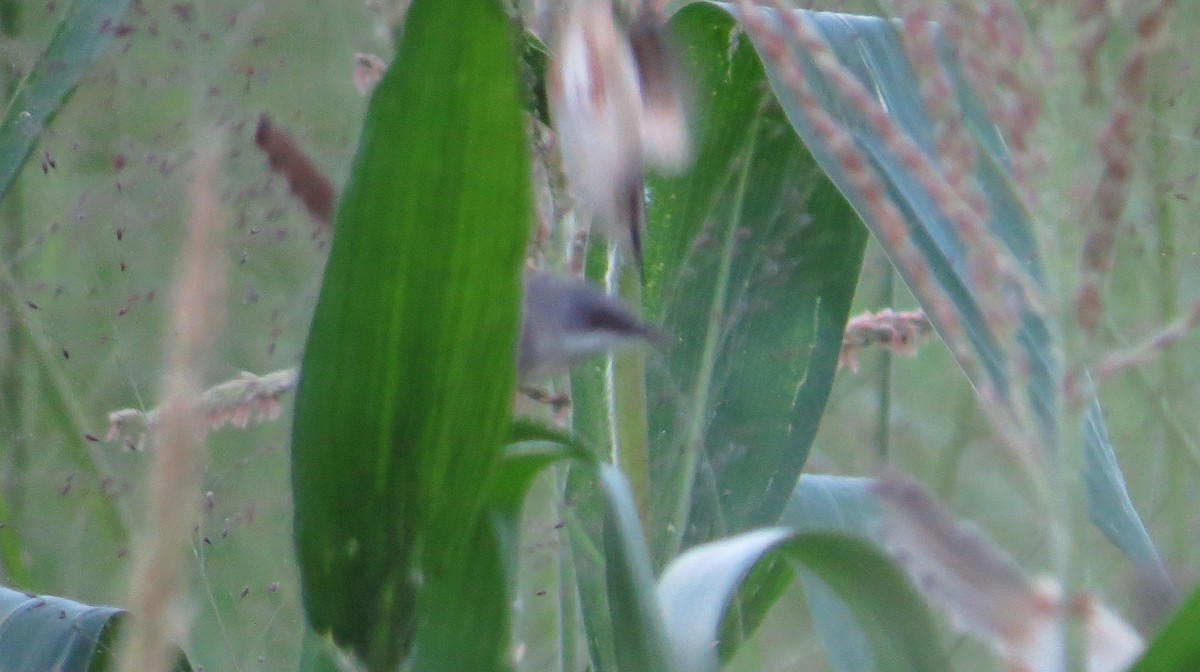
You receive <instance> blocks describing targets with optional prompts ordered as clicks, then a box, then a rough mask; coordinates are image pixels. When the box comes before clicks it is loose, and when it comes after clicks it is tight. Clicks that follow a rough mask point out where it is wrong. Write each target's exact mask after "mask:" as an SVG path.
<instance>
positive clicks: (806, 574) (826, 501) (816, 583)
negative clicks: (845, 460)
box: [743, 474, 884, 672]
mask: <svg viewBox="0 0 1200 672" xmlns="http://www.w3.org/2000/svg"><path fill="white" fill-rule="evenodd" d="M874 482H875V481H874V479H869V478H856V477H851V476H824V475H815V474H805V475H804V476H801V477H800V482H799V483H798V484H797V485H796V491H795V492H793V493H792V497H791V499H789V500H788V503H787V506H786V507H784V509H783V515H782V516H780V518H779V522H781V523H783V524H784V525H788V526H790V527H793V528H795V529H797V530H801V531H811V530H824V531H829V532H841V533H843V534H850V535H854V536H862V537H870V538H874V535H875V532H876V529H875V528H876V527H877V526H878V522H879V521H878V518H879V510H878V508H879V502H878V499H877V498H876V497H875V495H874V493H872V492H871V490H870V486H871V484H872V483H874ZM798 575H799V577H800V582H801V584H803V586H804V596H805V599H807V600H808V611H809V613H810V614H811V615H812V621H813V628H814V629H815V630H816V631H817V634H818V635H819V636H820V637H821V643H822V644H823V645H824V648H825V657H826V658H827V659H828V660H829V664H830V665H831V666H832V667H833V669H835V670H837V671H838V672H869V671H871V670H882V669H884V668H881V667H879V666H878V665H877V664H876V663H875V657H874V655H873V652H872V650H871V643H870V641H869V640H868V639H867V635H866V633H864V632H863V629H862V627H860V626H859V624H858V620H857V619H856V618H855V617H854V612H852V611H851V610H850V608H849V607H848V606H846V603H845V602H843V601H842V600H841V599H839V598H838V596H837V593H835V592H834V591H833V589H832V588H830V587H829V586H828V585H827V584H826V583H825V582H824V581H822V580H821V577H820V576H818V575H817V574H815V573H813V572H812V571H809V570H807V569H804V568H801V569H800V571H799V572H798ZM768 606H769V605H768ZM743 613H744V614H747V616H748V617H757V618H763V617H765V616H766V614H765V611H764V612H762V613H761V614H760V613H756V612H748V610H745V609H743Z"/></svg>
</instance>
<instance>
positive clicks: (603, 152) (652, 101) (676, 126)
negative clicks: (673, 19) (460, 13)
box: [547, 0, 691, 273]
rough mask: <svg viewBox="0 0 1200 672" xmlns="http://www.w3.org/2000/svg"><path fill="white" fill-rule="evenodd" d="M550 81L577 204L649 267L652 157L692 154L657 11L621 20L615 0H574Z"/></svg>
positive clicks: (682, 158) (667, 159)
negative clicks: (647, 176)
mask: <svg viewBox="0 0 1200 672" xmlns="http://www.w3.org/2000/svg"><path fill="white" fill-rule="evenodd" d="M552 53H553V61H552V63H551V67H550V72H549V81H548V87H547V88H548V93H549V100H550V112H551V117H552V119H553V122H554V128H555V132H556V134H557V139H558V147H559V154H560V156H561V157H562V167H563V173H564V175H565V176H566V179H567V184H568V190H569V193H570V194H571V197H572V199H573V200H574V201H575V205H576V208H577V210H579V211H582V213H583V214H584V216H585V217H590V221H591V222H592V225H593V228H594V229H597V230H599V231H603V232H605V233H606V234H607V235H608V237H609V238H610V239H611V240H614V241H616V243H617V247H618V249H621V250H623V251H625V252H626V253H627V254H629V255H630V256H631V257H632V260H633V262H634V263H635V264H636V266H637V268H638V271H639V272H643V273H644V268H643V267H644V261H643V246H644V242H643V238H644V237H645V231H644V230H645V188H644V177H643V171H644V169H645V167H646V166H649V167H651V168H654V169H657V170H659V171H661V172H664V173H668V174H675V173H679V172H681V171H682V170H683V169H685V168H686V167H687V165H688V164H689V163H690V158H691V147H690V140H689V137H688V128H687V120H686V114H685V109H684V108H685V107H686V106H685V104H684V98H685V95H684V88H685V87H683V86H682V85H681V79H682V78H681V77H680V76H679V68H678V67H677V65H676V62H675V59H674V52H673V49H672V48H671V46H670V44H669V40H668V36H667V35H666V34H665V32H664V29H663V22H662V20H661V18H660V17H656V16H651V15H649V14H641V15H639V16H638V17H636V18H635V20H634V21H633V22H632V24H631V25H630V26H629V29H628V31H626V30H623V29H621V28H619V27H618V26H617V24H616V22H615V20H614V18H613V12H612V7H611V6H610V4H609V3H608V2H604V1H596V0H583V1H581V2H577V3H575V5H574V7H573V8H572V10H571V11H570V13H569V14H568V15H567V18H566V21H565V23H564V24H563V26H562V27H561V28H560V30H559V31H558V35H557V40H556V42H555V46H554V49H553V51H552Z"/></svg>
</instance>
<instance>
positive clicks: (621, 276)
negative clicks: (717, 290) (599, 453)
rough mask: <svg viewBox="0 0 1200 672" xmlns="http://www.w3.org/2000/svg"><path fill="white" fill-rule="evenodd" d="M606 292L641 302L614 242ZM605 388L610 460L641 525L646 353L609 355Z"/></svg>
mask: <svg viewBox="0 0 1200 672" xmlns="http://www.w3.org/2000/svg"><path fill="white" fill-rule="evenodd" d="M607 280H608V291H609V293H612V294H619V295H620V296H621V298H623V299H625V300H626V301H627V302H628V303H629V305H631V306H640V305H642V284H641V276H640V274H639V272H638V270H637V269H636V268H635V267H634V265H633V264H630V263H621V259H620V255H619V254H618V253H617V249H616V246H615V244H613V246H612V247H611V249H610V253H609V272H608V278H607ZM605 385H606V387H607V390H606V392H607V394H606V395H605V396H606V397H607V398H608V414H609V429H610V431H611V439H612V462H613V464H616V465H617V467H618V468H620V470H621V473H623V474H625V478H626V479H628V480H629V487H630V488H631V489H632V490H633V498H634V501H635V502H636V503H637V510H638V518H639V519H640V520H641V521H642V524H643V525H644V524H646V523H647V522H648V521H649V505H650V447H649V441H648V437H649V434H650V418H649V415H648V414H647V412H646V353H645V351H644V350H642V349H640V348H630V349H627V350H624V351H622V352H618V353H614V354H612V355H609V358H608V372H607V375H606V376H605Z"/></svg>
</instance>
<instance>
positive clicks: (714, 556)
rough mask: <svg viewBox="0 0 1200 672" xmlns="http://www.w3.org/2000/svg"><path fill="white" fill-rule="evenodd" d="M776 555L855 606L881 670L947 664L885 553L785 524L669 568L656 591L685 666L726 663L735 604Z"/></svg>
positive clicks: (932, 669)
mask: <svg viewBox="0 0 1200 672" xmlns="http://www.w3.org/2000/svg"><path fill="white" fill-rule="evenodd" d="M777 553H778V554H782V555H783V556H784V557H787V558H789V559H791V560H793V561H795V562H797V563H799V564H800V565H802V566H804V567H805V568H807V569H809V570H811V571H812V572H814V573H815V574H816V575H818V576H819V577H821V579H822V580H824V581H825V582H826V583H827V584H828V585H829V586H830V587H831V588H832V589H833V590H834V592H836V593H837V595H838V597H839V598H841V599H842V600H843V601H844V602H845V603H846V605H848V606H849V608H850V610H851V611H852V612H853V613H854V615H855V617H856V618H857V620H858V623H859V625H860V626H861V627H862V629H863V632H864V633H865V634H866V637H867V640H868V641H869V642H870V645H871V650H872V653H873V655H874V658H875V660H876V661H878V663H879V666H880V667H879V669H884V670H889V671H896V672H904V671H905V670H913V671H914V672H916V671H923V672H936V671H937V670H946V669H948V666H947V662H946V659H945V657H944V655H943V654H942V652H941V651H940V650H939V648H938V646H937V639H938V638H937V632H936V629H935V628H934V625H933V620H932V619H931V618H930V615H929V612H928V611H927V610H926V608H925V605H924V603H923V602H922V601H921V598H920V597H919V596H918V595H917V594H916V593H915V592H914V591H913V589H912V587H911V586H909V584H908V581H907V579H905V578H904V575H903V574H901V573H900V571H899V570H897V569H896V568H895V567H894V566H893V565H892V564H891V562H890V561H889V560H888V559H887V558H886V557H885V556H883V555H882V554H881V553H880V552H879V551H878V550H876V549H875V548H874V547H872V546H871V545H869V544H868V543H866V542H864V541H861V540H858V539H853V538H850V537H845V536H841V535H837V534H832V533H826V532H805V533H797V532H795V531H793V530H789V529H787V528H770V529H763V530H755V531H752V532H746V533H743V534H740V535H738V536H736V537H731V538H728V539H723V540H721V541H717V542H712V543H708V544H704V545H701V546H697V547H695V548H692V549H691V550H689V551H688V552H686V553H684V554H683V555H681V556H680V557H679V558H678V559H676V560H675V561H674V562H672V563H671V565H670V566H668V568H667V571H666V572H665V573H664V574H663V576H662V578H661V579H660V580H659V585H658V596H659V599H660V601H661V602H662V605H663V609H664V610H665V615H666V622H667V628H668V632H669V634H670V636H671V639H672V641H673V642H674V644H675V649H676V652H677V655H678V656H679V657H680V659H681V662H682V664H683V667H684V669H687V670H694V671H696V672H707V671H714V672H715V671H716V670H719V669H720V660H719V656H718V651H717V646H716V644H717V638H718V636H719V634H720V632H721V627H722V621H723V620H724V619H725V616H726V613H727V612H728V610H729V607H730V604H731V602H732V600H733V599H734V597H735V595H737V592H738V590H739V587H740V586H741V584H742V582H743V581H744V580H745V578H746V577H747V576H749V575H750V573H751V571H752V570H753V569H754V567H755V566H756V565H758V564H759V563H761V562H763V561H768V560H770V559H771V558H772V556H773V555H774V554H777Z"/></svg>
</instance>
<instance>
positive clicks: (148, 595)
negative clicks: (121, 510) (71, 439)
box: [120, 143, 227, 672]
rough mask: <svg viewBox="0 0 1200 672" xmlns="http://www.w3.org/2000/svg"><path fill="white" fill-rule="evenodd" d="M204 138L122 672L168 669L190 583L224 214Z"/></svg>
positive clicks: (182, 634)
mask: <svg viewBox="0 0 1200 672" xmlns="http://www.w3.org/2000/svg"><path fill="white" fill-rule="evenodd" d="M219 144H220V143H206V145H204V146H205V149H204V150H203V151H201V152H200V155H199V160H198V162H197V164H198V165H197V172H196V176H195V178H194V181H193V183H192V188H191V193H190V202H191V210H192V212H191V214H190V215H189V217H188V221H187V242H186V247H185V248H184V251H183V254H182V267H181V268H180V269H179V272H178V275H177V277H176V279H175V292H174V294H175V296H174V302H175V303H174V308H173V310H172V314H171V325H170V326H171V329H170V332H169V333H170V334H171V342H170V343H169V345H168V352H169V353H170V354H169V361H168V363H167V367H166V372H165V376H164V381H163V382H164V386H163V387H164V393H163V406H162V418H161V421H160V422H159V424H158V426H157V428H156V430H155V439H156V440H155V450H154V463H153V465H152V467H151V471H150V482H149V500H148V501H147V507H146V532H145V536H144V538H143V539H141V540H140V544H139V546H138V548H137V550H136V555H135V556H134V566H133V572H132V573H131V575H130V596H131V600H130V601H131V607H132V608H131V611H132V613H133V618H132V619H131V620H130V627H129V630H128V632H127V635H126V638H125V642H124V648H123V652H122V656H121V666H120V669H121V670H122V671H123V672H159V671H165V670H168V669H170V667H171V665H172V663H173V662H174V661H172V660H170V653H169V652H170V648H169V643H170V640H171V639H176V640H178V641H183V640H184V639H185V638H186V634H187V630H188V623H187V618H186V615H185V614H184V613H183V611H184V610H183V608H182V607H183V604H184V603H185V601H186V597H187V592H188V587H189V584H190V579H191V576H190V573H189V571H188V555H189V551H190V549H191V535H192V529H193V527H194V526H195V524H196V521H197V519H198V517H199V515H200V471H199V466H200V464H201V462H202V455H203V453H204V448H205V443H204V433H205V432H204V427H205V425H204V418H203V416H202V414H201V413H200V412H199V409H198V407H197V403H196V400H197V398H198V397H199V395H200V392H201V389H202V387H201V381H202V380H203V378H204V369H205V363H206V362H207V360H208V352H209V350H210V347H211V341H212V339H213V336H214V334H215V333H216V331H217V329H219V325H220V324H221V323H222V322H223V318H224V301H225V294H226V287H227V273H226V271H225V263H224V261H225V260H224V247H223V244H222V242H221V236H222V233H223V231H222V229H223V227H224V217H223V216H222V212H221V205H220V200H219V197H218V195H217V191H216V188H215V185H214V184H213V182H214V181H215V178H216V174H217V168H218V166H219V165H220V164H219V162H218V156H219V155H218V151H219V150H217V149H215V148H214V145H219Z"/></svg>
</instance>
